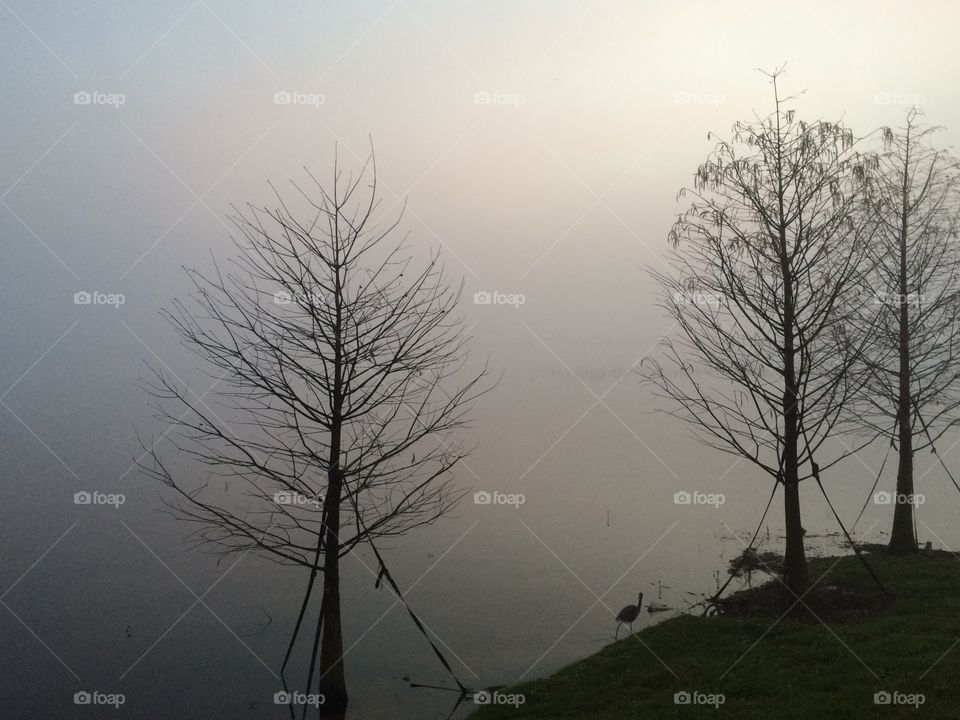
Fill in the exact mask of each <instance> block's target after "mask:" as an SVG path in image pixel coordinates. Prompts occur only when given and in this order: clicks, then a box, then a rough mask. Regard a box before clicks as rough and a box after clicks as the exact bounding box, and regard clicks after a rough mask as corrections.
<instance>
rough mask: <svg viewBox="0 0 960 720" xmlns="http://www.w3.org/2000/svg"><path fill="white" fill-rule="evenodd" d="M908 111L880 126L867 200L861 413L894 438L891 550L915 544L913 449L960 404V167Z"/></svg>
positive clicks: (928, 443) (930, 438)
mask: <svg viewBox="0 0 960 720" xmlns="http://www.w3.org/2000/svg"><path fill="white" fill-rule="evenodd" d="M938 129H939V128H935V127H926V126H924V125H923V124H921V122H920V119H919V113H918V112H917V110H915V109H911V110H909V111H908V112H907V114H906V118H905V121H904V125H903V126H902V127H900V128H897V129H896V130H892V129H885V130H884V133H883V142H884V151H883V152H882V153H881V154H880V156H879V158H880V162H879V168H878V172H877V173H876V175H875V177H872V178H870V180H869V182H868V183H867V193H866V201H867V204H868V207H869V210H870V214H871V219H872V221H873V222H874V223H875V224H876V232H875V233H874V236H875V240H874V242H873V243H872V245H871V248H870V254H871V262H872V265H873V272H872V274H871V282H872V288H871V289H870V292H869V293H868V294H867V297H868V301H869V302H870V303H871V304H872V305H875V306H878V309H879V318H878V322H877V323H876V327H875V330H874V333H873V338H872V340H873V342H872V343H871V345H870V352H869V353H867V354H866V355H865V356H864V357H865V361H866V362H865V364H866V367H867V369H868V382H867V383H866V385H865V386H864V393H863V395H862V403H860V404H859V405H858V410H859V411H860V412H858V415H859V417H860V419H861V421H862V424H863V425H864V426H865V427H867V428H868V429H870V430H871V431H873V432H875V433H878V434H880V435H882V436H883V437H885V438H889V439H890V442H891V443H895V444H897V445H898V452H899V463H898V467H897V491H896V495H895V497H894V513H893V529H892V531H891V534H890V545H889V547H890V549H891V550H896V551H910V550H916V549H917V538H916V533H915V531H914V480H913V467H914V453H915V452H916V451H918V450H922V449H924V448H927V447H932V446H933V445H934V442H935V441H936V440H937V439H938V438H940V437H941V436H942V435H943V433H944V432H946V430H947V429H948V428H949V427H951V425H954V424H956V423H957V421H958V417H957V411H958V408H960V393H958V390H960V362H958V353H960V245H958V243H957V224H958V219H960V166H958V163H957V161H956V159H955V158H954V157H952V156H951V155H950V153H949V152H946V151H945V150H943V149H941V148H938V147H937V146H935V145H934V144H933V135H934V133H935V132H936V131H937V130H938Z"/></svg>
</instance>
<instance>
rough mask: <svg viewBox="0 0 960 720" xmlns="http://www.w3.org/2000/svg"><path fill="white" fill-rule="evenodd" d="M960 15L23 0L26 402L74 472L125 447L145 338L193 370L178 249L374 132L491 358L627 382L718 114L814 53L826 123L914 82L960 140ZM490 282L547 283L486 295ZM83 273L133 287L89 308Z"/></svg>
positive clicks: (16, 312)
mask: <svg viewBox="0 0 960 720" xmlns="http://www.w3.org/2000/svg"><path fill="white" fill-rule="evenodd" d="M958 15H960V9H958V8H957V7H956V6H955V5H954V4H953V3H947V2H938V3H934V2H927V3H922V4H919V5H916V4H915V5H910V6H905V5H904V4H902V3H893V2H891V3H876V2H863V3H853V2H845V3H826V2H823V3H816V2H797V3H777V4H770V3H760V2H756V3H746V2H744V3H713V2H711V3H693V2H684V3H636V2H619V1H617V0H601V1H600V2H555V1H551V2H543V1H541V2H516V1H515V0H511V1H510V2H485V3H472V4H468V3H449V2H416V1H414V0H410V1H409V2H407V1H405V0H400V1H399V2H383V3H374V2H352V3H319V2H294V1H291V2H285V3H283V5H282V11H281V9H280V8H278V6H276V5H275V4H271V3H253V2H220V1H217V0H196V1H195V2H192V1H191V0H184V1H183V2H176V3H172V2H171V3H164V4H162V5H161V4H156V3H130V2H124V3H109V2H89V1H85V2H74V3H56V4H54V3H29V2H21V1H18V0H4V2H0V17H2V18H3V22H2V25H0V46H2V47H3V54H4V58H3V59H4V67H5V73H4V81H3V84H2V89H0V92H2V102H0V116H2V121H3V127H4V129H5V132H4V134H3V137H2V139H0V200H2V204H0V237H2V247H3V261H4V262H3V263H2V269H0V273H2V290H0V293H2V296H3V303H4V308H5V312H4V313H3V315H2V319H0V331H2V334H3V337H4V338H5V341H6V342H5V361H4V363H3V364H2V367H0V380H2V383H0V384H2V385H3V387H4V388H9V387H11V386H13V387H12V389H11V390H9V391H8V393H9V394H8V395H5V396H4V397H5V398H6V401H7V402H8V404H9V406H10V408H12V409H13V410H17V408H19V411H18V415H19V416H20V418H21V420H22V423H20V424H21V425H23V428H25V427H28V426H29V427H30V428H31V429H33V428H35V427H43V428H45V429H46V431H45V432H37V435H38V436H40V437H41V438H44V437H46V438H47V440H45V442H48V444H49V445H50V446H51V449H53V450H57V449H58V447H57V443H61V445H64V446H67V445H69V446H72V448H73V450H72V451H71V450H67V449H66V448H65V447H59V450H58V455H60V456H61V457H65V455H69V454H71V452H73V453H74V456H73V458H72V459H71V460H65V461H64V463H65V464H66V465H71V463H72V462H76V463H80V464H82V463H84V462H89V458H85V457H83V453H82V452H80V450H79V449H80V448H82V447H84V446H85V445H86V444H87V443H89V442H94V441H95V440H96V438H97V436H98V433H102V432H104V431H108V430H109V431H116V433H117V442H116V446H117V448H116V452H118V453H120V454H122V455H124V456H126V455H127V454H128V452H129V450H128V448H127V447H126V445H127V444H128V443H129V441H130V440H131V439H132V430H131V427H132V423H133V422H134V421H137V422H139V421H140V420H142V418H143V412H142V409H141V403H139V401H138V399H137V398H138V396H136V395H134V394H132V391H131V387H132V383H133V382H134V381H135V380H136V378H137V377H138V376H139V375H140V374H142V371H141V367H140V362H141V360H142V359H144V358H147V359H151V360H155V361H156V360H162V361H163V362H165V363H169V364H170V365H171V366H172V367H174V368H175V369H176V370H178V371H179V372H181V373H183V374H184V376H185V377H191V375H190V373H191V372H192V368H193V365H194V363H193V362H192V361H190V360H187V359H185V358H184V357H183V355H182V353H181V352H180V350H179V349H178V348H177V346H176V345H175V343H174V338H172V336H171V333H170V331H169V329H168V328H167V327H166V326H164V325H163V324H162V323H161V322H159V321H158V318H157V310H158V309H159V308H161V307H164V306H167V305H169V303H170V301H171V300H172V299H173V298H174V297H176V296H177V295H181V294H182V293H183V291H184V289H185V283H184V280H183V276H182V273H181V271H180V267H181V266H182V265H188V266H200V267H207V266H208V263H209V254H210V252H211V251H213V252H214V253H216V254H217V255H218V256H220V257H223V254H224V251H225V250H226V249H227V248H228V237H229V231H228V228H227V226H226V225H225V223H224V222H223V218H224V216H225V215H226V214H227V213H228V212H229V208H230V205H231V204H232V203H237V204H243V203H245V202H248V201H250V202H254V203H263V202H266V201H268V200H269V199H270V192H269V188H268V187H267V184H266V181H267V180H268V179H270V180H272V181H274V182H275V183H276V184H277V185H278V186H280V187H283V186H284V185H285V183H286V181H287V180H288V179H290V178H296V179H300V180H302V179H303V174H302V170H301V168H302V167H303V166H308V167H309V168H310V169H311V170H312V171H314V172H315V173H317V174H318V175H321V176H323V177H327V176H328V173H329V168H330V160H331V158H332V155H333V149H334V145H335V143H339V146H340V157H341V160H342V162H343V163H344V164H345V165H346V166H350V165H351V164H354V165H355V164H356V163H357V162H358V158H360V157H362V156H364V155H365V154H366V151H367V143H368V138H369V137H370V136H372V138H373V141H374V143H375V145H376V148H377V155H378V161H379V168H380V181H381V189H382V190H383V199H384V206H383V210H384V212H388V211H389V210H390V209H391V208H393V209H394V210H395V209H396V208H397V207H398V205H397V203H399V201H400V198H401V197H406V198H407V201H408V204H407V215H406V219H405V221H404V224H403V229H404V230H405V231H408V232H409V233H410V243H411V244H412V246H413V247H414V248H415V249H418V250H419V249H425V248H427V247H434V248H436V247H440V248H441V249H442V250H443V251H444V253H445V257H446V259H447V263H448V268H449V269H450V271H451V272H452V273H454V274H462V275H463V276H464V278H465V280H466V282H467V297H466V300H467V302H466V303H465V310H466V311H467V313H468V315H469V316H470V319H471V321H476V326H475V329H474V333H475V334H476V336H477V338H478V340H477V348H478V351H479V352H481V353H489V354H491V357H492V359H493V364H494V366H496V367H497V368H498V369H505V368H524V367H526V368H527V369H529V370H531V371H538V370H543V369H544V368H551V369H552V370H553V371H559V372H561V373H563V372H567V369H566V368H569V369H570V370H572V371H574V372H575V373H576V375H577V376H579V377H574V376H572V375H571V376H570V377H569V378H568V379H569V380H570V385H571V387H572V388H573V390H572V391H573V392H583V390H584V388H583V387H582V385H585V386H587V387H592V388H593V389H594V390H595V391H596V392H600V391H602V390H603V389H605V388H606V387H607V385H606V384H605V383H604V382H603V381H602V380H597V381H594V380H591V379H590V377H591V375H590V373H591V372H594V373H595V374H596V373H600V376H598V377H602V376H603V374H604V373H613V374H612V376H611V377H612V378H613V379H616V377H618V376H619V375H620V374H621V373H622V372H625V371H626V370H627V369H628V368H629V367H630V366H631V364H632V363H634V362H635V361H636V360H637V359H638V358H639V357H640V356H641V355H642V354H643V353H644V352H645V351H646V350H647V349H648V348H649V347H650V345H651V344H652V343H653V342H654V341H655V340H656V338H657V335H658V333H659V332H660V331H661V330H662V329H663V327H664V324H663V321H662V320H661V319H660V317H659V311H658V310H657V309H656V308H654V307H653V306H652V304H651V299H652V289H651V287H650V283H649V281H648V280H647V278H646V276H645V274H644V272H643V268H644V267H645V266H647V265H651V264H656V263H659V262H660V256H661V253H662V252H663V250H664V249H665V245H666V243H665V237H666V232H667V230H668V228H669V224H670V221H671V218H672V216H673V214H674V213H675V212H676V209H677V205H676V201H675V193H676V191H677V190H678V188H679V187H680V186H681V185H682V184H683V183H684V182H686V181H687V179H688V178H689V177H690V175H691V173H692V171H693V170H694V168H695V167H696V164H697V163H698V162H699V161H700V160H702V159H703V157H704V155H705V154H706V152H707V151H708V149H709V143H708V141H707V139H706V134H707V131H709V130H713V131H719V132H725V131H726V130H727V129H728V128H729V126H730V124H731V123H732V122H733V121H734V120H735V119H738V118H744V117H748V116H749V115H750V114H751V113H752V112H753V111H754V110H757V111H758V112H760V113H765V112H767V111H768V110H769V107H770V87H769V85H768V83H767V81H766V79H765V78H764V77H763V75H762V74H760V73H759V72H757V71H756V70H755V68H757V67H763V68H767V69H770V68H773V67H774V66H775V65H777V64H780V63H783V62H785V61H786V62H789V65H788V72H787V75H786V76H785V78H784V81H783V87H784V90H785V91H787V92H794V91H800V90H803V89H806V90H807V92H806V95H805V96H804V97H803V98H802V99H800V100H799V101H798V103H797V107H798V111H799V112H800V114H801V115H802V116H806V117H809V118H814V117H821V116H826V117H839V116H841V115H844V114H845V117H846V119H847V120H848V122H849V123H850V124H851V125H852V126H853V127H854V129H855V130H856V131H857V132H858V133H866V132H868V131H869V130H872V129H873V128H875V127H877V126H878V125H881V124H884V123H896V122H897V121H898V120H899V119H900V117H901V116H902V113H903V110H904V108H905V103H910V102H917V103H919V104H921V105H922V107H923V108H924V109H925V110H926V112H927V113H928V118H929V120H930V121H932V122H935V123H939V124H943V125H946V126H948V127H949V128H952V129H951V130H949V131H948V133H947V137H946V139H948V140H949V139H950V138H952V137H955V135H956V132H957V130H958V129H960V122H958V119H960V118H958V111H960V103H958V101H957V98H956V93H955V88H956V79H955V73H954V72H952V70H953V69H954V66H955V63H956V55H957V50H956V45H955V42H954V38H953V35H954V33H955V29H956V27H958V24H960V23H958V20H960V17H958ZM481 290H487V291H500V292H507V293H522V294H523V295H524V296H525V304H524V305H523V307H521V308H519V309H516V308H512V307H487V306H474V305H473V304H472V303H471V302H470V300H471V297H472V294H473V293H474V292H477V291H481ZM78 291H89V292H93V291H99V292H102V293H122V294H123V296H124V300H125V302H124V304H123V305H122V306H121V307H119V308H113V307H88V306H77V305H75V304H74V303H73V295H74V293H76V292H78ZM51 347H52V348H53V349H51ZM45 353H46V354H45ZM41 357H42V360H39V361H38V358H41ZM565 366H566V367H565ZM27 371H29V372H27ZM24 373H26V375H25V374H24ZM520 375H521V376H522V373H520ZM580 380H583V381H584V382H583V383H580ZM64 388H70V391H69V392H68V393H65V392H64ZM576 412H578V409H577V408H575V407H574V408H573V409H571V413H572V416H573V417H575V416H576ZM82 421H87V422H82ZM18 422H19V421H18ZM23 428H21V430H23ZM50 437H52V438H53V439H52V440H51V439H49V438H50ZM549 437H550V435H549V433H547V439H548V440H549ZM35 441H36V438H34V439H30V440H29V442H31V443H33V442H35ZM540 452H542V449H541V448H539V447H531V448H530V449H529V453H530V455H531V457H532V458H535V457H536V456H537V455H538V454H539V453H540ZM519 465H520V466H523V465H524V463H523V462H519Z"/></svg>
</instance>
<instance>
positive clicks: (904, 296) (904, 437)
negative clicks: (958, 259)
mask: <svg viewBox="0 0 960 720" xmlns="http://www.w3.org/2000/svg"><path fill="white" fill-rule="evenodd" d="M909 137H910V136H909V135H908V136H907V138H908V139H909ZM909 159H910V156H909V155H907V162H905V163H904V168H905V169H904V176H903V183H904V184H903V188H902V192H903V208H902V215H901V225H900V243H899V245H900V278H899V283H898V285H899V289H900V297H899V298H898V301H899V303H900V314H899V320H900V333H899V350H900V369H899V373H898V380H899V382H900V387H899V390H900V397H899V400H898V402H897V428H898V434H899V439H900V462H899V463H898V464H897V496H896V497H895V498H894V499H893V500H894V505H893V528H892V529H891V531H890V545H889V548H890V550H893V551H896V552H911V551H914V550H916V549H917V538H916V535H915V534H914V532H913V424H912V423H911V422H910V405H911V401H912V399H913V398H912V397H911V395H910V305H909V303H908V302H907V300H908V298H909V297H910V295H909V292H910V288H909V287H908V283H907V215H908V206H907V192H908V185H907V183H908V180H909V175H908V173H907V168H909Z"/></svg>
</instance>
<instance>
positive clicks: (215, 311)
mask: <svg viewBox="0 0 960 720" xmlns="http://www.w3.org/2000/svg"><path fill="white" fill-rule="evenodd" d="M309 180H310V184H309V185H308V186H307V188H308V189H307V190H305V189H303V188H301V187H299V186H298V185H296V184H294V188H295V189H296V192H295V193H294V198H295V200H296V201H297V202H298V203H299V204H300V206H302V207H300V209H298V210H294V209H291V207H290V206H289V205H288V201H287V200H284V199H283V198H281V196H280V194H279V193H278V194H277V195H276V203H277V205H276V207H274V208H255V207H253V206H248V207H247V210H246V211H239V210H237V211H236V215H235V217H233V218H232V220H233V222H234V224H235V226H236V227H237V229H238V231H239V233H240V235H239V238H238V239H237V240H236V245H237V250H238V255H237V257H236V258H235V259H234V260H232V261H231V265H230V268H229V270H227V271H226V272H221V270H220V269H219V268H217V270H216V272H215V273H214V274H212V275H210V276H207V275H204V274H201V273H200V272H197V271H188V273H189V276H190V278H191V280H192V282H193V285H194V288H195V292H194V293H192V295H191V297H190V300H189V301H188V302H186V303H184V302H180V301H178V302H176V304H175V306H174V308H173V310H172V311H171V312H168V313H166V316H167V317H168V319H169V320H170V321H171V322H172V324H173V326H174V328H175V329H176V331H177V332H178V333H179V335H180V337H181V338H182V340H183V341H184V343H185V345H186V346H188V347H189V348H190V349H191V350H193V351H194V352H195V353H196V354H197V355H199V356H200V357H201V358H202V359H203V360H204V361H205V364H206V366H207V368H208V369H209V370H210V375H211V377H212V378H213V379H215V380H216V381H217V382H216V384H215V386H214V388H213V389H212V390H211V392H210V399H209V400H208V399H203V400H200V399H199V398H197V397H196V395H194V394H192V393H191V391H190V390H189V389H188V388H187V387H185V386H184V385H183V384H181V383H180V382H179V381H178V380H177V379H176V378H175V377H172V376H171V374H170V373H169V372H166V371H164V369H162V368H154V369H153V375H152V378H151V380H150V381H149V382H148V383H147V385H148V388H149V392H150V393H151V394H152V395H153V397H154V398H155V400H156V402H155V403H154V404H155V406H156V407H157V409H158V412H159V416H160V417H161V418H162V419H163V420H164V421H165V422H166V423H168V424H169V425H170V426H171V427H172V431H171V432H170V433H169V435H168V438H170V439H171V441H172V443H173V445H174V446H175V447H176V450H177V451H178V452H179V453H180V454H181V456H183V457H185V458H187V459H190V460H193V461H196V463H194V464H191V465H190V466H188V467H185V468H179V469H178V468H175V467H174V466H173V465H171V464H170V461H169V458H164V457H162V455H163V453H161V451H160V449H159V446H158V445H153V446H150V447H147V448H146V450H147V451H148V455H147V456H146V457H147V459H146V460H145V461H144V462H143V463H142V464H141V467H143V469H144V470H145V472H146V473H147V474H148V475H149V476H150V477H152V478H155V479H158V480H160V481H162V482H163V483H165V484H166V485H167V486H168V487H169V488H171V489H172V490H173V491H174V495H173V499H172V500H171V501H170V504H171V506H172V507H174V508H175V510H176V513H177V514H178V515H179V516H180V517H181V518H183V519H185V520H187V521H190V522H193V523H196V525H197V527H196V532H195V534H194V537H195V539H196V541H197V542H198V543H199V544H201V545H203V546H205V547H207V548H208V549H212V550H214V551H216V552H222V553H234V552H240V551H248V550H249V551H254V552H256V553H259V554H261V555H264V556H266V557H269V558H272V559H273V560H276V561H278V562H280V563H283V564H287V565H295V566H298V567H301V568H304V569H305V570H306V571H307V572H308V575H309V579H308V582H307V588H306V592H305V595H304V598H303V604H302V606H301V610H300V617H299V619H298V622H297V627H296V630H295V631H294V637H293V638H292V640H291V649H292V647H293V643H294V641H295V640H296V635H297V633H299V631H300V629H301V626H302V623H303V621H304V617H305V613H307V612H308V610H307V608H308V605H309V603H310V597H311V593H312V592H313V589H314V582H315V579H316V578H317V575H318V573H319V574H322V577H323V580H322V595H321V599H320V609H319V611H318V612H317V615H316V625H315V632H314V639H313V650H312V654H311V656H310V657H311V664H310V671H309V675H308V679H307V685H306V689H307V692H310V691H311V690H312V683H313V682H314V680H317V682H318V691H319V692H320V693H322V694H323V695H324V696H325V703H324V705H323V706H322V708H321V710H322V713H334V714H335V713H339V712H342V710H343V708H344V707H345V706H346V703H347V691H346V683H345V680H344V671H343V639H342V631H341V623H342V618H341V607H340V558H342V557H343V556H344V555H345V554H347V553H349V552H350V551H351V550H352V549H353V548H355V547H356V546H357V545H358V544H360V543H363V542H365V541H368V540H373V539H375V538H382V537H386V536H396V535H401V534H403V533H406V532H407V531H409V530H411V529H412V528H415V527H417V526H420V525H424V524H427V523H431V522H433V521H435V520H436V519H437V518H439V517H440V516H441V515H443V514H444V513H445V512H446V511H447V510H449V509H450V508H451V507H452V505H453V504H454V503H455V502H456V501H457V500H458V499H459V497H460V494H461V493H459V492H458V491H457V490H456V489H455V488H454V487H453V486H452V474H451V470H452V469H453V468H454V466H455V465H456V463H457V462H458V461H459V460H460V459H461V458H463V457H464V455H465V453H466V452H467V451H466V449H465V448H464V446H463V445H462V444H461V443H460V442H459V441H458V440H457V439H456V437H455V435H456V434H457V433H456V431H458V430H459V429H461V428H463V427H464V425H465V424H466V423H467V422H468V419H469V418H468V410H469V405H470V402H471V401H472V400H473V399H474V398H476V397H477V396H478V395H479V394H480V393H481V392H482V391H483V390H482V389H481V384H482V383H481V378H482V377H483V375H484V369H481V368H474V370H473V372H471V371H469V369H468V368H467V367H465V366H466V361H467V349H466V343H467V340H468V338H467V337H466V335H465V332H464V329H463V325H462V321H461V320H460V318H458V317H457V316H456V314H455V312H456V305H457V302H458V299H459V296H460V291H461V289H462V285H452V284H450V283H449V282H448V281H447V280H446V278H445V275H444V273H443V269H442V267H441V265H440V263H439V259H438V257H437V256H435V255H434V256H432V257H431V258H430V259H429V260H428V261H427V262H426V263H425V265H424V266H423V267H422V268H420V269H416V268H415V267H414V264H413V263H412V262H411V261H410V259H409V258H408V257H407V256H406V255H405V254H404V253H405V250H404V249H403V248H402V246H401V245H399V244H394V243H393V242H392V241H391V240H390V238H391V236H392V234H393V233H394V231H395V230H396V228H397V223H398V222H399V217H398V218H397V219H396V220H394V221H391V222H389V223H387V224H385V225H380V224H378V223H377V222H376V221H375V216H376V214H377V213H378V212H379V210H378V205H379V201H378V199H377V198H378V193H377V185H376V165H375V163H374V160H373V155H372V153H371V156H370V158H369V159H368V160H367V163H366V164H365V165H364V166H363V167H362V169H361V170H360V172H359V173H358V174H357V175H356V176H355V177H353V176H345V175H344V174H343V173H342V171H341V170H340V169H339V167H338V166H337V165H336V164H335V165H334V172H333V178H332V182H331V183H330V185H329V186H326V187H325V186H324V185H322V184H321V183H320V182H318V181H317V180H316V179H315V178H314V177H313V176H312V175H310V176H309ZM198 467H201V468H204V469H205V470H209V471H210V472H211V474H212V475H214V476H217V477H222V478H225V479H226V485H225V487H224V488H222V489H221V487H220V483H211V482H205V483H199V482H198V481H197V480H196V477H197V473H196V469H197V468H198ZM208 479H209V478H208ZM225 490H229V491H230V492H229V493H228V492H225ZM237 490H240V491H241V492H237ZM314 604H315V603H314ZM287 657H288V658H289V651H288V655H287ZM285 662H286V661H285ZM317 662H319V667H316V665H315V664H316V663H317ZM315 671H316V674H315ZM291 713H292V708H291ZM304 714H306V709H304Z"/></svg>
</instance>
